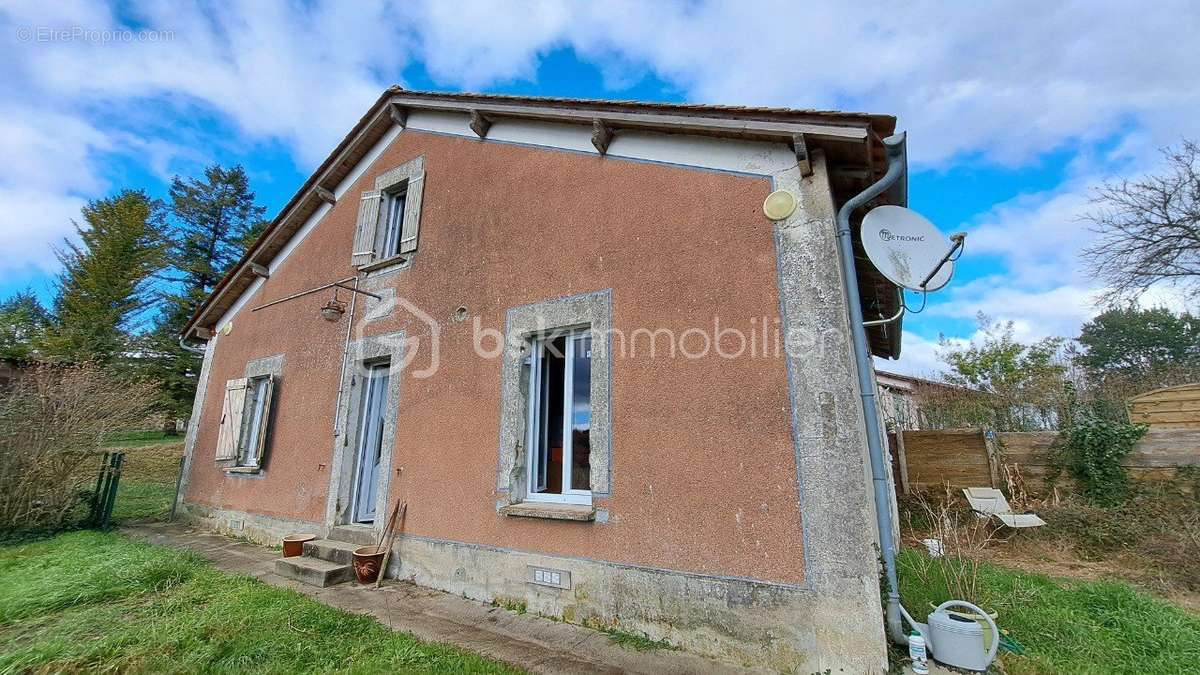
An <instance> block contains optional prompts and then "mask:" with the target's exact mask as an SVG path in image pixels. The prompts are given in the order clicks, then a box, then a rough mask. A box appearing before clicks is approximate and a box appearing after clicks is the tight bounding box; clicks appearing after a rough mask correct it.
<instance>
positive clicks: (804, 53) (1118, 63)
mask: <svg viewBox="0 0 1200 675" xmlns="http://www.w3.org/2000/svg"><path fill="white" fill-rule="evenodd" d="M563 5H564V3H560V2H537V3H528V4H526V5H525V6H524V7H523V9H522V10H520V11H513V7H512V5H510V4H505V3H487V2H475V3H470V5H469V6H468V7H465V8H463V9H462V11H453V10H450V9H448V7H449V6H448V5H446V4H445V3H432V7H433V9H427V10H426V11H425V12H424V13H423V14H422V18H423V20H424V22H425V25H424V26H422V28H421V33H422V36H423V38H422V40H421V45H422V52H421V54H422V57H423V58H424V59H425V60H426V61H427V62H429V63H431V64H434V66H435V68H434V71H435V73H436V74H438V75H439V76H440V77H441V78H442V79H443V80H444V81H445V82H446V83H448V84H452V85H461V86H482V85H486V84H489V83H492V82H496V81H503V80H506V79H508V78H512V77H515V76H522V75H525V76H527V75H528V74H529V73H530V72H532V67H531V64H532V63H533V62H534V61H535V59H536V56H537V55H538V54H539V53H544V52H546V51H548V50H550V49H553V48H554V47H557V46H570V47H572V48H574V49H575V50H576V51H577V52H579V53H581V54H584V55H587V56H592V57H600V58H603V57H608V56H613V55H615V56H617V57H618V58H617V60H618V61H619V62H621V63H631V62H632V63H641V64H643V65H645V66H646V67H647V68H649V69H650V70H652V71H653V72H655V73H656V74H657V75H659V76H660V77H661V78H662V79H664V80H667V81H670V82H672V83H675V84H678V85H679V86H680V87H682V88H683V90H684V91H685V92H686V93H687V94H688V96H689V98H691V99H693V100H701V101H712V102H723V103H735V104H768V105H786V106H793V107H850V108H866V109H870V110H871V111H873V112H884V113H895V114H898V115H899V116H900V119H901V122H902V124H903V125H904V126H905V127H907V128H908V129H909V130H910V131H911V132H912V136H913V141H914V143H913V145H912V153H913V154H912V156H913V158H914V160H916V161H918V162H932V163H943V162H945V161H946V160H947V159H949V158H951V157H953V156H954V155H956V154H958V153H964V152H966V153H983V154H984V155H985V156H987V157H988V158H990V159H992V160H998V161H1003V162H1007V163H1020V162H1024V161H1028V160H1030V159H1031V158H1033V157H1036V156H1037V155H1039V154H1041V153H1043V152H1045V151H1046V150H1048V149H1051V148H1054V147H1059V146H1062V145H1063V144H1064V143H1065V142H1066V141H1068V140H1070V139H1084V140H1088V139H1096V138H1102V137H1105V136H1108V135H1111V134H1113V133H1116V132H1119V131H1121V130H1122V128H1123V126H1124V125H1126V124H1128V122H1129V121H1130V118H1135V121H1136V118H1140V121H1141V122H1142V123H1143V124H1144V125H1145V126H1147V127H1149V128H1151V129H1152V130H1153V131H1152V134H1151V135H1152V136H1153V137H1154V138H1155V141H1156V142H1160V143H1161V142H1165V141H1167V140H1170V139H1171V138H1174V137H1175V136H1176V135H1177V134H1178V133H1180V131H1182V130H1183V129H1181V128H1180V125H1181V124H1183V125H1189V127H1190V129H1191V130H1195V129H1196V128H1198V126H1197V125H1198V124H1200V123H1197V122H1194V121H1188V120H1181V119H1180V117H1179V116H1178V115H1166V114H1163V111H1164V110H1176V111H1181V110H1187V109H1194V108H1195V107H1196V104H1197V103H1200V91H1198V90H1197V88H1196V87H1195V82H1196V77H1195V73H1194V69H1193V68H1192V67H1191V65H1190V64H1192V63H1195V62H1196V60H1197V57H1198V56H1200V42H1197V41H1196V40H1195V39H1193V38H1194V36H1195V34H1196V33H1197V30H1198V29H1200V9H1198V8H1197V7H1196V6H1195V5H1194V4H1193V3H1186V2H1172V3H1167V4H1166V5H1159V6H1157V7H1156V8H1155V10H1154V11H1147V9H1146V8H1145V7H1143V6H1140V5H1137V4H1135V3H1118V2H1106V3H1100V2H1083V1H1080V2H1074V3H1066V4H1059V5H1053V6H1048V5H1046V4H1045V3H1038V2H1028V1H1027V2H1003V3H957V4H947V3H944V2H932V1H928V2H918V3H909V4H907V5H905V6H903V7H897V6H896V5H895V4H894V3H883V2H874V3H866V4H864V3H858V4H854V5H850V4H846V3H834V2H818V3H796V2H782V1H780V2H759V3H745V2H711V3H641V2H633V1H627V2H609V3H601V4H594V5H588V6H580V5H572V6H571V7H572V9H573V10H574V12H573V14H572V15H570V16H567V15H566V13H565V12H564V10H563ZM463 16H470V17H471V20H470V21H463V19H462V17H463Z"/></svg>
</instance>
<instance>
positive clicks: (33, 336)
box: [0, 290, 50, 363]
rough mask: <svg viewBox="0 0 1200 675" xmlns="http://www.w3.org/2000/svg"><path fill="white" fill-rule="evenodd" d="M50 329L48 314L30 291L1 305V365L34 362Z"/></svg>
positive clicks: (23, 292)
mask: <svg viewBox="0 0 1200 675" xmlns="http://www.w3.org/2000/svg"><path fill="white" fill-rule="evenodd" d="M49 325H50V313H49V312H48V311H46V308H45V307H43V306H42V303H41V302H40V301H39V300H38V298H37V296H36V295H34V293H33V291H31V290H24V291H21V292H19V293H17V294H15V295H13V296H12V297H11V298H9V299H8V300H5V301H4V302H0V361H12V362H15V363H28V362H30V361H33V360H35V359H36V358H37V356H38V350H39V349H40V348H41V343H42V341H43V340H44V339H45V336H46V329H47V328H48V327H49Z"/></svg>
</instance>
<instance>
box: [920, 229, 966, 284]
mask: <svg viewBox="0 0 1200 675" xmlns="http://www.w3.org/2000/svg"><path fill="white" fill-rule="evenodd" d="M966 239H967V233H966V232H955V233H954V234H952V235H950V240H951V241H953V242H954V243H953V244H952V245H951V246H950V250H949V251H946V255H944V256H942V259H941V260H939V261H938V264H937V265H936V266H935V267H934V268H933V271H932V272H930V273H929V274H927V275H925V278H924V279H922V280H921V288H925V286H926V284H928V283H929V282H930V280H932V279H933V278H934V277H935V276H937V273H938V272H940V271H942V268H943V267H945V266H946V263H948V262H950V258H951V256H953V255H954V253H955V252H956V251H958V250H959V249H961V248H962V247H963V246H964V245H965V243H966ZM956 260H957V258H956Z"/></svg>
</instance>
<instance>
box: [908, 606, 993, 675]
mask: <svg viewBox="0 0 1200 675" xmlns="http://www.w3.org/2000/svg"><path fill="white" fill-rule="evenodd" d="M950 607H965V608H967V609H969V610H970V611H971V612H973V613H974V614H975V615H976V616H982V617H983V618H984V619H986V620H987V625H988V627H989V628H991V629H992V639H991V641H988V640H986V639H985V637H984V630H983V626H982V625H980V623H979V622H978V621H976V620H975V619H969V618H966V617H965V616H962V615H960V614H958V613H956V612H950V611H947V610H948V608H950ZM927 620H928V621H929V623H917V624H916V629H917V630H918V631H919V632H920V633H921V637H922V638H924V639H925V644H927V645H929V651H930V652H931V653H932V654H933V659H934V660H935V661H937V662H938V663H941V664H943V665H947V666H952V667H954V668H962V669H963V670H972V671H975V672H980V673H982V672H985V671H986V670H987V669H988V666H990V665H991V664H992V661H993V660H995V658H996V649H997V648H999V646H1000V629H999V628H997V627H996V622H995V621H993V620H992V617H991V616H989V615H988V613H987V612H985V611H983V610H982V609H980V608H979V607H976V606H975V605H972V604H971V603H969V602H966V601H964V600H948V601H946V602H943V603H942V604H940V605H938V607H937V609H935V610H933V613H931V614H930V615H929V617H928V619H927ZM989 645H990V646H989Z"/></svg>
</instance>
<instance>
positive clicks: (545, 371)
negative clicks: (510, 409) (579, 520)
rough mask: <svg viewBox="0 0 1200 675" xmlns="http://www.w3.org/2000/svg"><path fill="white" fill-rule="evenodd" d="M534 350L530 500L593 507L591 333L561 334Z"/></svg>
mask: <svg viewBox="0 0 1200 675" xmlns="http://www.w3.org/2000/svg"><path fill="white" fill-rule="evenodd" d="M530 346H531V349H530V355H529V357H528V359H527V360H526V365H527V367H528V373H529V375H528V376H529V387H528V392H529V393H528V401H527V403H528V405H527V407H526V409H527V410H528V411H529V414H528V420H527V424H528V427H527V433H526V439H527V442H526V447H527V448H529V453H528V457H527V466H526V469H527V471H526V474H527V476H528V480H529V485H528V489H527V492H526V495H527V496H526V498H527V499H528V500H530V501H544V502H562V503H567V504H590V503H591V502H592V486H591V468H592V466H591V430H592V401H591V383H592V337H591V333H590V332H589V331H588V330H587V329H581V330H577V331H571V332H569V333H555V334H551V335H546V336H541V337H537V338H535V339H534V340H533V341H532V343H531V345H530Z"/></svg>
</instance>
